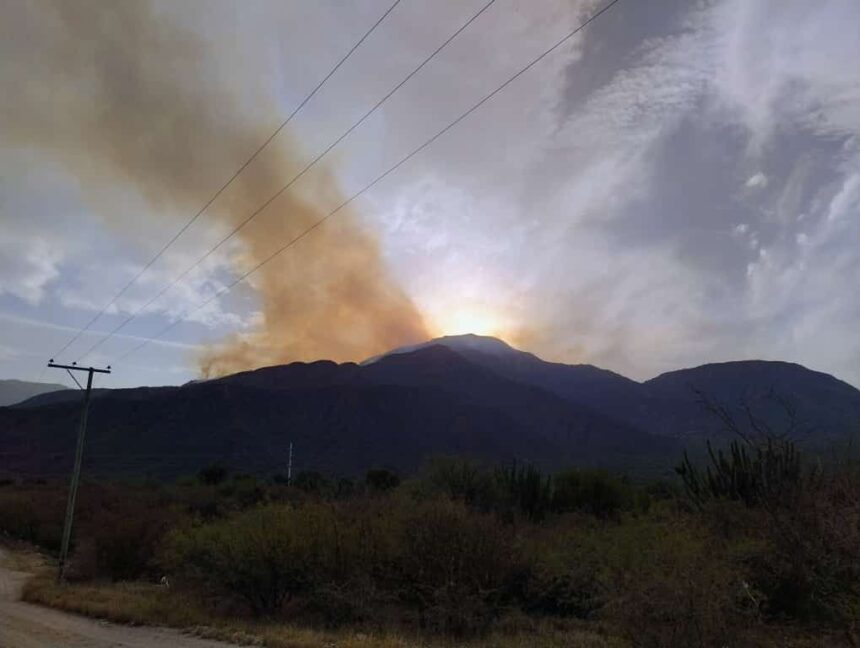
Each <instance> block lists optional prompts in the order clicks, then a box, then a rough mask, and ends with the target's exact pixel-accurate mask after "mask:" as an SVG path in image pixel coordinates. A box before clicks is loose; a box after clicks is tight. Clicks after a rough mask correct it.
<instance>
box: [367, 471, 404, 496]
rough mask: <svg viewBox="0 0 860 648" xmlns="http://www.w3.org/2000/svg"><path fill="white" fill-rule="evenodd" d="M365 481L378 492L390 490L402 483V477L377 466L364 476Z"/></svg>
mask: <svg viewBox="0 0 860 648" xmlns="http://www.w3.org/2000/svg"><path fill="white" fill-rule="evenodd" d="M364 483H365V484H366V485H367V487H368V488H370V489H371V490H374V491H377V492H385V491H389V490H391V489H393V488H397V487H398V486H399V485H400V477H398V476H397V475H395V474H394V473H393V472H391V471H390V470H385V469H384V468H375V469H373V470H368V471H367V474H366V475H365V477H364Z"/></svg>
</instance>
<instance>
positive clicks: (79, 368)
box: [48, 360, 110, 374]
mask: <svg viewBox="0 0 860 648" xmlns="http://www.w3.org/2000/svg"><path fill="white" fill-rule="evenodd" d="M48 366H49V367H51V368H53V369H66V370H67V371H92V372H94V373H103V374H109V373H110V366H108V367H107V368H106V369H96V368H95V367H83V366H79V365H76V364H70V365H64V364H57V363H56V362H54V361H53V360H51V361H50V362H49V363H48Z"/></svg>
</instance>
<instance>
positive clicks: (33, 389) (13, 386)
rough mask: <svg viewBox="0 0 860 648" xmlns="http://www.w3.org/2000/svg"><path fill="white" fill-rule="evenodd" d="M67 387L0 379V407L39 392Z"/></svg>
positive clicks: (43, 392) (46, 392)
mask: <svg viewBox="0 0 860 648" xmlns="http://www.w3.org/2000/svg"><path fill="white" fill-rule="evenodd" d="M67 389H69V388H68V387H66V386H65V385H58V384H53V383H41V382H27V381H25V380H0V407H5V406H7V405H14V404H15V403H20V402H21V401H25V400H27V399H28V398H32V397H33V396H38V395H39V394H48V393H51V392H57V391H61V390H67Z"/></svg>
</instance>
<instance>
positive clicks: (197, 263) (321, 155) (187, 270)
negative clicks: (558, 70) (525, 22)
mask: <svg viewBox="0 0 860 648" xmlns="http://www.w3.org/2000/svg"><path fill="white" fill-rule="evenodd" d="M494 2H495V0H489V1H488V2H487V3H486V4H484V5H483V6H482V7H481V8H480V9H479V10H478V11H477V13H475V14H473V15H472V16H471V17H470V18H469V19H468V20H467V21H466V22H465V23H463V24H462V25H461V26H460V27H459V28H458V29H457V30H456V31H455V32H454V33H453V34H451V35H450V36H449V37H448V38H447V39H446V40H445V41H444V42H443V43H442V44H441V45H439V46H438V47H437V48H436V49H435V50H433V52H431V53H430V54H429V55H428V56H427V57H426V58H424V60H423V61H421V63H420V64H419V65H418V66H417V67H416V68H414V69H413V70H412V71H411V72H409V74H407V75H406V76H405V77H404V78H403V79H402V80H401V81H400V82H399V83H397V85H395V86H394V87H393V88H392V89H391V90H390V91H389V92H388V93H387V94H385V95H384V96H383V97H382V98H381V99H379V100H378V101H377V102H376V103H375V104H374V105H373V106H372V107H371V108H370V109H369V110H368V111H367V112H365V113H364V114H363V115H362V116H361V117H360V118H359V119H358V120H357V121H356V122H354V123H353V124H352V125H351V126H350V127H349V128H348V129H347V130H346V131H344V132H343V133H342V134H341V135H340V136H339V137H338V138H337V139H335V140H334V141H333V142H332V143H331V144H329V145H328V146H327V147H326V148H325V149H324V150H323V151H322V152H320V153H319V154H318V155H317V156H316V157H315V158H313V159H312V160H311V161H310V162H308V163H307V164H306V165H305V166H304V167H303V168H302V170H301V171H299V172H298V173H297V174H296V175H294V176H293V177H292V178H291V179H290V180H289V181H288V182H287V183H286V184H284V185H283V186H281V188H280V189H278V190H277V191H276V192H275V193H274V194H272V195H271V196H270V197H269V198H268V199H266V200H265V201H264V202H263V204H262V205H260V206H259V207H258V208H257V209H255V210H254V211H253V212H251V214H249V215H248V216H247V217H246V218H245V219H244V220H243V221H242V222H240V223H239V224H238V225H237V226H236V227H234V228H233V229H232V230H231V231H230V232H229V233H227V234H226V235H225V236H224V237H223V238H221V239H220V240H219V241H218V243H216V244H215V245H214V246H212V247H210V248H209V249H208V250H207V251H206V252H205V253H204V254H203V256H201V257H200V258H198V259H197V260H196V261H195V262H194V263H192V264H191V265H190V266H188V267H187V268H185V270H183V271H182V272H181V273H180V274H179V275H178V276H177V277H175V278H174V279H173V280H172V281H171V282H169V283H168V284H167V285H166V286H164V288H162V289H161V291H159V292H158V293H157V294H156V295H155V296H153V297H152V298H151V299H150V300H148V301H147V302H145V303H144V304H142V305H141V306H140V307H139V308H137V309H136V310H135V311H134V312H133V313H131V314H130V315H129V316H128V317H126V318H125V320H123V321H122V322H120V323H119V324H117V326H115V327H114V328H113V329H112V330H111V331H109V332H108V333H107V334H106V335H105V336H104V337H103V338H101V339H99V340H98V341H96V342H95V343H94V344H93V345H92V346H91V347H90V348H89V349H87V351H86V352H84V354H83V355H82V356H80V358H79V360H78V361H79V362H80V361H81V360H83V358H85V357H87V356H88V355H89V354H91V353H92V352H93V351H95V350H96V349H98V348H99V347H101V346H102V345H103V344H104V343H105V342H107V341H108V340H109V339H111V338H112V337H113V336H114V335H115V334H116V333H118V332H119V331H120V330H122V329H123V328H125V327H126V326H127V325H128V324H130V323H131V322H132V321H133V320H134V319H136V318H137V316H138V315H139V314H140V313H142V312H143V311H144V310H145V309H146V308H148V307H149V306H151V305H152V304H153V303H155V302H156V301H157V300H158V299H160V298H161V297H162V296H163V295H164V294H165V293H167V291H169V290H170V289H171V288H173V287H174V286H176V285H177V284H178V283H179V282H180V281H181V280H182V279H184V278H185V277H186V276H188V274H189V273H190V272H191V271H192V270H194V269H195V268H197V267H199V266H200V264H201V263H203V262H204V261H205V260H206V259H208V258H209V257H210V256H211V255H212V254H214V253H215V252H216V251H217V250H218V249H220V248H221V246H222V245H224V244H225V243H226V242H227V241H229V240H230V239H232V238H233V237H234V236H236V234H238V233H239V231H241V230H242V229H243V228H244V227H245V226H246V225H248V224H249V223H250V222H251V221H252V220H254V219H255V218H256V217H257V216H259V215H260V214H261V213H262V212H264V211H265V210H266V209H267V208H268V207H269V205H271V204H272V203H273V202H275V200H277V199H278V198H279V197H280V196H282V195H283V194H284V193H285V192H287V191H288V190H289V189H290V188H291V187H292V186H293V185H294V184H295V183H296V182H298V181H299V180H300V179H301V178H302V177H303V176H304V175H305V174H306V173H307V172H308V171H310V170H311V169H312V168H313V167H314V166H316V164H317V163H318V162H319V161H320V160H321V159H322V158H324V157H325V156H326V155H327V154H328V153H329V152H330V151H331V150H332V149H334V148H335V147H336V146H337V145H338V144H340V143H341V142H342V141H343V140H345V139H346V138H347V137H349V135H350V134H352V133H353V132H354V131H355V130H356V129H357V128H358V127H359V126H361V125H362V124H363V123H364V122H365V121H366V120H367V119H368V118H369V117H370V116H371V115H373V114H374V113H375V112H376V111H377V110H378V109H379V108H380V107H381V106H382V105H383V104H384V103H385V102H386V101H388V100H389V99H390V98H391V97H392V96H393V95H394V94H395V93H396V92H397V91H398V90H400V89H401V88H402V87H403V86H404V85H406V84H407V83H408V82H409V81H410V80H411V79H412V78H413V77H414V76H415V75H416V74H418V72H420V71H421V70H422V69H423V68H424V67H425V66H426V65H427V64H428V63H429V62H430V61H432V60H433V59H434V58H435V57H436V55H437V54H439V52H441V51H442V50H443V49H445V47H447V46H448V45H449V44H450V43H451V41H453V40H454V39H455V38H457V36H459V35H460V34H461V33H462V32H463V31H464V30H465V29H467V28H468V27H469V25H471V24H472V23H473V22H474V21H475V20H477V19H478V17H479V16H480V15H481V14H483V13H484V12H485V11H486V10H487V9H489V8H490V6H491V5H493V3H494Z"/></svg>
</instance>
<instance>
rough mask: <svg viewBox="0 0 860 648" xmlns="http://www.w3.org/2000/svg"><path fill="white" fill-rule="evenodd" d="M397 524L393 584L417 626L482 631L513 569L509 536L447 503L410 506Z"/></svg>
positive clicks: (495, 610)
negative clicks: (414, 612) (414, 614)
mask: <svg viewBox="0 0 860 648" xmlns="http://www.w3.org/2000/svg"><path fill="white" fill-rule="evenodd" d="M398 522H399V524H398V527H399V528H398V532H399V538H398V542H397V545H396V551H397V554H396V558H395V566H394V569H395V574H396V582H395V585H396V587H397V590H398V592H399V595H400V598H401V600H403V601H404V602H405V603H406V604H407V605H409V606H410V607H412V608H413V609H415V610H417V612H418V613H419V619H420V623H421V625H422V627H425V628H428V629H432V630H435V631H441V632H445V633H453V634H458V635H462V634H471V633H476V632H480V631H483V630H484V629H486V627H487V626H488V624H489V623H490V621H491V620H492V619H493V618H494V617H496V616H497V615H498V613H499V611H500V609H501V607H502V605H503V603H504V601H505V598H506V596H507V594H508V591H509V588H510V586H511V583H512V580H513V578H514V576H515V573H516V569H517V566H518V559H517V554H516V552H515V549H514V546H513V543H512V542H511V539H510V537H509V533H508V532H507V531H506V530H505V529H504V528H503V527H502V526H501V525H500V523H499V522H498V521H496V519H495V518H493V517H491V516H488V515H483V514H477V513H470V512H469V510H468V509H467V508H466V507H464V506H463V505H462V504H457V503H455V502H450V501H431V502H426V503H423V504H421V505H419V506H415V507H412V508H411V509H410V510H409V511H408V512H406V513H405V514H403V515H401V517H400V519H399V521H398Z"/></svg>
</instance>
